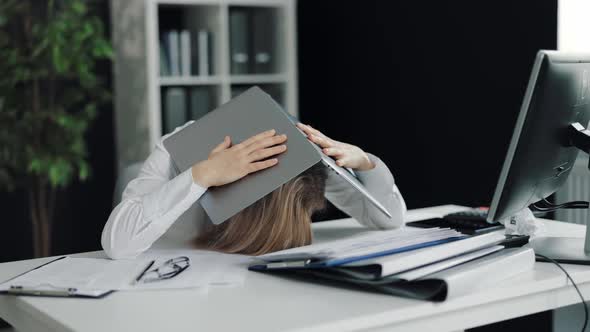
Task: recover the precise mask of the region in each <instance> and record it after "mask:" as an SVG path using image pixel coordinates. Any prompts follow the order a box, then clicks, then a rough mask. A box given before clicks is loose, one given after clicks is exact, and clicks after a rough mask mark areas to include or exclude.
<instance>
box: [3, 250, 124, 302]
mask: <svg viewBox="0 0 590 332" xmlns="http://www.w3.org/2000/svg"><path fill="white" fill-rule="evenodd" d="M66 257H67V256H62V257H59V258H56V259H54V260H51V261H49V262H47V263H44V264H41V265H39V266H37V267H34V268H32V269H30V270H27V271H25V272H23V273H21V274H18V275H16V276H14V277H12V278H10V279H8V280H6V281H4V282H2V283H0V287H2V286H4V288H5V289H0V295H13V296H39V297H69V298H91V299H100V298H103V297H105V296H107V295H109V294H111V293H113V292H115V290H84V289H78V288H75V287H55V286H52V285H50V284H39V285H37V286H30V285H29V286H21V285H19V284H18V281H17V280H18V278H20V277H22V276H24V275H26V274H28V273H31V272H33V271H36V270H38V269H40V268H42V267H45V266H47V265H49V264H52V263H55V262H57V261H60V260H62V259H64V258H66ZM11 281H15V282H14V284H13V283H11Z"/></svg>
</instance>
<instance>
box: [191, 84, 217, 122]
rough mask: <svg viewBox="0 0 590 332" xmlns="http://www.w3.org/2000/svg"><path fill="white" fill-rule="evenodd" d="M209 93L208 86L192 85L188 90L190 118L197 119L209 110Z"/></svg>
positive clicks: (210, 104)
mask: <svg viewBox="0 0 590 332" xmlns="http://www.w3.org/2000/svg"><path fill="white" fill-rule="evenodd" d="M211 106H212V103H211V93H210V91H209V88H208V87H194V88H192V89H191V91H190V112H189V116H190V119H191V120H198V119H200V118H201V117H203V116H204V115H205V114H207V113H208V112H209V111H210V110H211Z"/></svg>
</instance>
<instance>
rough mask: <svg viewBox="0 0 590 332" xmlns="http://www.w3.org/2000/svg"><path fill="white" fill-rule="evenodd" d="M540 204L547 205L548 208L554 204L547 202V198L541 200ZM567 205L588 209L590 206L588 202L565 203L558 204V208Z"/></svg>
mask: <svg viewBox="0 0 590 332" xmlns="http://www.w3.org/2000/svg"><path fill="white" fill-rule="evenodd" d="M542 202H543V203H545V204H547V205H549V206H555V204H553V203H552V202H550V201H548V200H547V198H543V200H542ZM569 204H572V205H580V206H585V207H588V206H589V205H590V202H587V201H571V202H567V203H563V204H558V206H561V205H569Z"/></svg>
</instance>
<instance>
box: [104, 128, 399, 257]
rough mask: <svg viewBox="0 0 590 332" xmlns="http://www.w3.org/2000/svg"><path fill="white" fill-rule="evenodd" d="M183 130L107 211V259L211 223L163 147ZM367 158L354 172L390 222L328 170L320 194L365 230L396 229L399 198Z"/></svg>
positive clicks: (167, 244)
mask: <svg viewBox="0 0 590 332" xmlns="http://www.w3.org/2000/svg"><path fill="white" fill-rule="evenodd" d="M189 123H190V122H189ZM189 123H187V124H186V125H188V124H189ZM186 125H185V126H186ZM183 127H184V126H183ZM183 127H179V128H177V129H176V130H175V131H174V132H172V133H170V134H167V135H165V136H163V137H162V139H161V140H160V142H158V144H156V149H155V150H154V151H153V152H152V153H151V155H150V156H149V157H148V158H147V160H146V161H145V163H144V164H143V166H142V168H141V171H140V172H139V175H138V176H137V178H135V179H134V180H132V181H131V182H129V184H128V185H127V187H126V188H125V191H124V192H123V197H122V201H121V203H119V204H118V205H117V206H116V207H115V208H114V209H113V211H112V212H111V215H110V216H109V219H108V221H107V223H106V225H105V226H104V229H103V231H102V238H101V243H102V247H103V249H104V251H105V252H106V254H107V255H108V256H109V257H110V258H112V259H119V258H133V257H135V256H137V255H139V254H141V253H142V252H144V251H146V250H147V249H149V248H150V247H152V246H154V247H159V248H174V247H186V246H187V245H189V243H190V242H191V241H192V240H193V239H194V238H195V237H196V236H197V235H198V233H199V229H200V228H201V225H203V223H205V222H210V221H209V220H208V217H207V215H206V213H205V211H204V210H203V208H202V207H201V205H200V204H196V203H197V201H198V200H199V198H200V197H201V196H202V195H203V193H205V191H206V189H205V188H203V187H201V186H199V185H198V184H197V183H195V182H194V181H193V178H192V172H191V169H190V168H189V169H188V170H186V171H184V172H182V173H180V174H179V173H178V172H177V171H176V170H175V167H174V166H173V163H172V159H171V158H170V155H169V154H168V151H167V150H166V148H165V147H164V145H163V141H164V139H166V138H167V137H168V136H170V135H173V134H174V133H176V132H177V131H178V130H180V129H182V128H183ZM369 158H370V159H371V160H372V161H373V162H374V163H375V165H376V166H375V168H374V169H372V170H368V171H355V174H356V176H357V177H358V179H359V181H360V182H361V183H363V184H364V185H365V187H366V188H367V190H368V191H369V192H370V193H372V194H373V195H374V197H375V198H376V199H377V200H379V201H380V202H381V203H382V204H383V205H384V206H385V207H386V208H387V209H388V210H389V211H390V212H391V214H392V218H391V219H390V218H388V217H387V216H386V215H385V214H383V213H382V212H380V211H379V210H378V209H377V208H376V207H375V206H373V205H372V204H371V202H369V201H368V200H367V199H366V198H365V197H364V196H363V195H362V194H360V193H359V192H357V191H356V189H354V188H352V187H351V186H350V185H349V184H347V183H346V182H345V181H344V180H343V179H341V178H340V176H339V175H336V174H334V173H333V172H328V178H327V180H326V192H325V196H326V198H327V199H328V200H329V201H330V202H332V204H334V205H335V206H336V207H338V208H339V209H340V210H342V211H344V212H345V213H347V214H349V215H350V216H351V217H353V218H354V219H356V220H357V221H358V222H360V223H361V224H363V225H365V226H367V227H370V228H373V229H389V228H395V227H399V226H401V225H403V223H404V215H405V213H406V204H405V202H404V199H403V197H402V195H401V193H400V192H399V190H398V188H397V186H396V185H395V182H394V180H393V176H392V174H391V172H390V171H389V169H388V168H387V166H385V164H384V163H383V162H382V161H381V160H380V159H379V158H377V157H375V156H373V155H371V154H369Z"/></svg>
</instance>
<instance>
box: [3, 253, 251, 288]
mask: <svg viewBox="0 0 590 332" xmlns="http://www.w3.org/2000/svg"><path fill="white" fill-rule="evenodd" d="M180 256H184V257H188V259H189V262H190V263H189V266H188V268H186V269H185V270H183V271H182V272H181V273H179V274H178V275H175V276H174V277H172V278H169V279H162V280H157V281H153V282H141V281H140V282H135V279H136V278H137V277H138V275H140V274H141V273H142V271H143V270H145V269H146V267H147V266H148V264H149V263H151V262H152V261H154V263H153V264H149V265H150V266H151V268H152V269H155V268H157V267H159V266H162V264H163V263H164V262H166V261H167V260H169V259H171V258H176V257H180ZM250 259H251V258H250V256H244V255H230V254H224V253H218V252H212V251H205V250H150V251H147V252H146V253H144V254H142V255H140V256H139V257H137V258H135V259H121V260H111V259H107V258H82V257H67V256H66V257H63V258H61V259H57V260H55V261H53V262H51V263H49V264H46V265H42V266H40V267H38V268H36V269H33V270H31V271H28V272H26V273H24V274H21V275H20V276H17V277H15V278H12V279H9V280H7V281H5V282H3V283H1V284H0V291H4V292H7V291H10V290H14V289H15V288H18V289H23V290H29V291H37V292H39V294H31V295H46V294H48V295H50V296H60V295H58V293H59V292H60V291H61V296H76V295H89V296H90V295H94V296H98V295H100V294H103V293H106V292H109V291H114V290H118V291H143V290H155V289H186V288H199V287H202V288H206V287H208V286H210V285H223V286H233V285H240V284H242V283H243V281H244V279H245V276H246V273H247V265H248V262H249V261H250ZM156 275H157V273H156ZM41 293H44V294H41ZM53 293H55V294H53ZM51 294H52V295H51Z"/></svg>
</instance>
